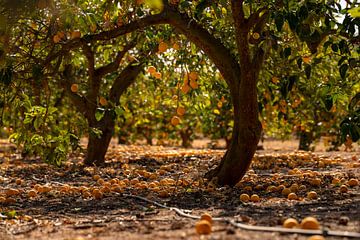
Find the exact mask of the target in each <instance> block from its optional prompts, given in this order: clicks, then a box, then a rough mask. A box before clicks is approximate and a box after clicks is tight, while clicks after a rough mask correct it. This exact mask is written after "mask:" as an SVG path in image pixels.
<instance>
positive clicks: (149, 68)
mask: <svg viewBox="0 0 360 240" xmlns="http://www.w3.org/2000/svg"><path fill="white" fill-rule="evenodd" d="M147 71H148V73H150V74H154V73H155V72H156V68H155V67H154V66H150V67H148V69H147Z"/></svg>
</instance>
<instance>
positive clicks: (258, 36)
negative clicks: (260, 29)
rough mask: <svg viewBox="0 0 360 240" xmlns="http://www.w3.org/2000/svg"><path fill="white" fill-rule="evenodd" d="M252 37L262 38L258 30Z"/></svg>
mask: <svg viewBox="0 0 360 240" xmlns="http://www.w3.org/2000/svg"><path fill="white" fill-rule="evenodd" d="M252 37H253V38H254V39H256V40H257V39H259V38H260V34H259V33H257V32H254V33H253V34H252Z"/></svg>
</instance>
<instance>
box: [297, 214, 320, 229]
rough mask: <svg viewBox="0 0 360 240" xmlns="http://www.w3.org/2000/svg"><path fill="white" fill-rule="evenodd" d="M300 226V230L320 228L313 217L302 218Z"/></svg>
mask: <svg viewBox="0 0 360 240" xmlns="http://www.w3.org/2000/svg"><path fill="white" fill-rule="evenodd" d="M300 226H301V228H302V229H314V230H316V229H319V228H320V224H319V222H318V220H316V218H314V217H306V218H304V219H303V220H302V221H301V223H300Z"/></svg>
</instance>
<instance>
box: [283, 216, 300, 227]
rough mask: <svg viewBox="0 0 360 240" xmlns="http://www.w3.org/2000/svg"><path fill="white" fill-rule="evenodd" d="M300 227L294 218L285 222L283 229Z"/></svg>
mask: <svg viewBox="0 0 360 240" xmlns="http://www.w3.org/2000/svg"><path fill="white" fill-rule="evenodd" d="M298 225H299V223H298V221H297V220H296V219H294V218H288V219H286V220H285V221H284V223H283V227H284V228H294V227H297V226H298Z"/></svg>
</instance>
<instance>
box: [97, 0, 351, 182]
mask: <svg viewBox="0 0 360 240" xmlns="http://www.w3.org/2000/svg"><path fill="white" fill-rule="evenodd" d="M154 8H155V7H154ZM156 9H157V11H156V12H155V11H154V12H153V14H151V15H146V16H144V17H142V18H140V19H138V20H136V21H132V22H130V23H129V24H126V25H124V26H123V27H121V28H119V29H113V30H110V31H108V32H106V33H103V34H98V35H93V36H91V38H93V39H104V38H106V37H107V36H117V35H121V34H123V33H125V32H131V31H133V30H135V29H139V28H144V27H146V26H150V25H155V24H170V25H171V26H173V27H174V28H176V30H177V31H179V32H180V33H182V34H184V35H185V36H186V37H187V38H188V39H189V40H190V41H192V42H193V43H194V44H196V45H197V47H198V48H199V49H201V50H202V51H203V52H204V53H205V54H206V55H207V56H208V57H209V58H210V59H211V60H212V61H213V63H214V64H215V66H216V67H217V68H218V69H219V71H220V72H221V74H222V76H223V77H224V79H225V81H226V82H227V85H228V87H229V89H230V95H231V100H232V104H233V109H234V119H233V121H234V127H233V130H232V139H231V143H230V146H229V148H228V150H227V152H226V154H225V156H224V157H223V159H222V161H221V163H220V164H219V166H218V167H217V168H216V169H213V170H212V171H210V172H209V173H208V174H207V175H206V177H207V178H216V179H217V181H218V183H219V184H221V185H225V184H228V185H235V184H236V183H237V182H238V181H239V180H240V179H241V178H242V177H243V175H244V174H245V172H246V170H247V169H248V167H249V165H250V163H251V160H252V157H253V155H254V153H255V150H256V146H257V143H258V141H259V139H260V136H261V123H260V121H259V119H258V100H257V82H258V79H259V74H260V71H261V70H262V69H263V62H264V59H266V58H267V57H268V52H269V50H270V49H272V48H275V47H279V46H280V47H281V46H282V43H283V41H282V38H281V37H282V36H281V31H282V26H283V24H284V22H288V24H289V26H290V29H291V30H292V31H293V32H294V33H295V34H296V36H297V41H301V42H305V43H306V44H307V46H308V48H309V49H310V51H311V52H316V51H317V49H318V46H319V45H321V44H322V40H324V38H326V37H328V36H329V35H337V34H339V33H341V34H350V35H352V34H355V24H356V22H355V21H356V20H355V19H352V18H351V17H349V16H347V17H346V19H347V21H346V22H344V23H343V24H339V23H338V22H337V20H336V18H335V17H334V14H336V13H338V12H339V11H340V10H341V6H340V5H337V3H336V2H335V1H332V2H329V3H327V4H324V3H323V2H314V1H304V2H301V3H299V2H298V1H264V2H261V3H259V2H253V1H245V0H232V1H218V2H212V1H200V2H195V1H170V2H169V3H168V2H167V1H164V2H162V1H159V4H158V6H156ZM309 13H311V14H309ZM340 25H341V26H342V27H339V26H340ZM287 51H288V50H287ZM344 68H345V67H343V71H344Z"/></svg>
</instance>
